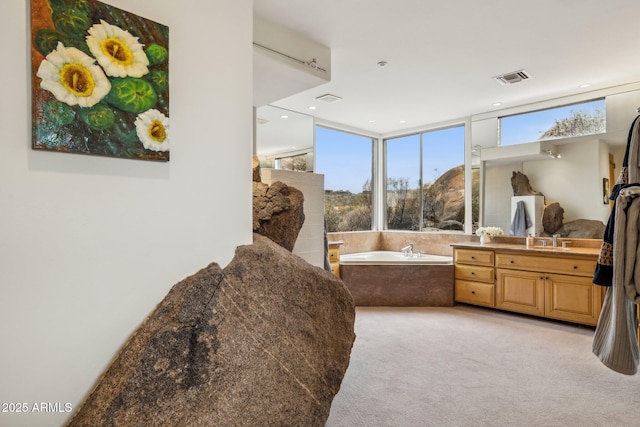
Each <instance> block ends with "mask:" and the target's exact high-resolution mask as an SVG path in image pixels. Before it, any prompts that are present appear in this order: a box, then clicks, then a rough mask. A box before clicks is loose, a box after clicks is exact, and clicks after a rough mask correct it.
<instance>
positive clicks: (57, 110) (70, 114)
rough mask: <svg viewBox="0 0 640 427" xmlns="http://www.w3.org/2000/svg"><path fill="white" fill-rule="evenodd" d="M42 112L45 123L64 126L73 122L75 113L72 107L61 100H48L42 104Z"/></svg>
mask: <svg viewBox="0 0 640 427" xmlns="http://www.w3.org/2000/svg"><path fill="white" fill-rule="evenodd" d="M42 113H43V114H44V119H45V120H46V122H47V123H49V124H51V125H53V126H64V125H68V124H70V123H73V121H74V119H75V118H76V113H75V111H73V108H71V107H70V106H68V105H67V104H65V103H63V102H58V101H49V102H47V103H46V104H44V105H43V106H42Z"/></svg>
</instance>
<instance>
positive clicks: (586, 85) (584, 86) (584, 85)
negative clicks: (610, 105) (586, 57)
mask: <svg viewBox="0 0 640 427" xmlns="http://www.w3.org/2000/svg"><path fill="white" fill-rule="evenodd" d="M589 86H591V83H583V84H581V85H580V86H578V87H579V88H581V89H584V88H587V87H589Z"/></svg>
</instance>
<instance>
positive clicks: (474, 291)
mask: <svg viewBox="0 0 640 427" xmlns="http://www.w3.org/2000/svg"><path fill="white" fill-rule="evenodd" d="M455 283H456V286H455V299H456V301H459V302H466V303H469V304H477V305H484V306H486V307H495V305H496V304H495V298H494V295H495V286H494V285H493V284H488V283H480V282H469V281H466V280H456V282H455Z"/></svg>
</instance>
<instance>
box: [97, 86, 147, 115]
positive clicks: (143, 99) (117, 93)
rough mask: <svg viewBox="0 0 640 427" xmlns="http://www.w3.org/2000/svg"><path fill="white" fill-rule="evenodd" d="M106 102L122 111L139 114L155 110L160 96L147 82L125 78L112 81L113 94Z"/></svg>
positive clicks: (106, 98) (108, 96) (110, 94)
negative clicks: (151, 109)
mask: <svg viewBox="0 0 640 427" xmlns="http://www.w3.org/2000/svg"><path fill="white" fill-rule="evenodd" d="M105 100H106V101H107V102H108V103H109V104H111V105H113V106H114V107H116V108H118V109H120V110H123V111H127V112H129V113H135V114H138V113H142V112H143V111H147V110H148V109H150V108H153V107H154V106H155V105H156V102H158V95H156V92H155V90H154V89H153V87H152V86H151V84H150V83H148V82H147V81H146V80H144V79H140V78H134V77H124V78H116V79H113V80H112V81H111V92H109V94H108V95H107V96H106V97H105Z"/></svg>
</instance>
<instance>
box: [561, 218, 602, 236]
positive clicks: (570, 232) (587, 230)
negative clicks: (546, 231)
mask: <svg viewBox="0 0 640 427" xmlns="http://www.w3.org/2000/svg"><path fill="white" fill-rule="evenodd" d="M604 229H605V225H604V223H603V222H602V221H598V220H594V219H576V220H575V221H569V222H567V223H565V224H564V225H563V226H562V227H561V228H560V229H558V231H557V232H556V233H557V234H559V235H560V237H563V238H567V237H569V238H573V239H602V236H604Z"/></svg>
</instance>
